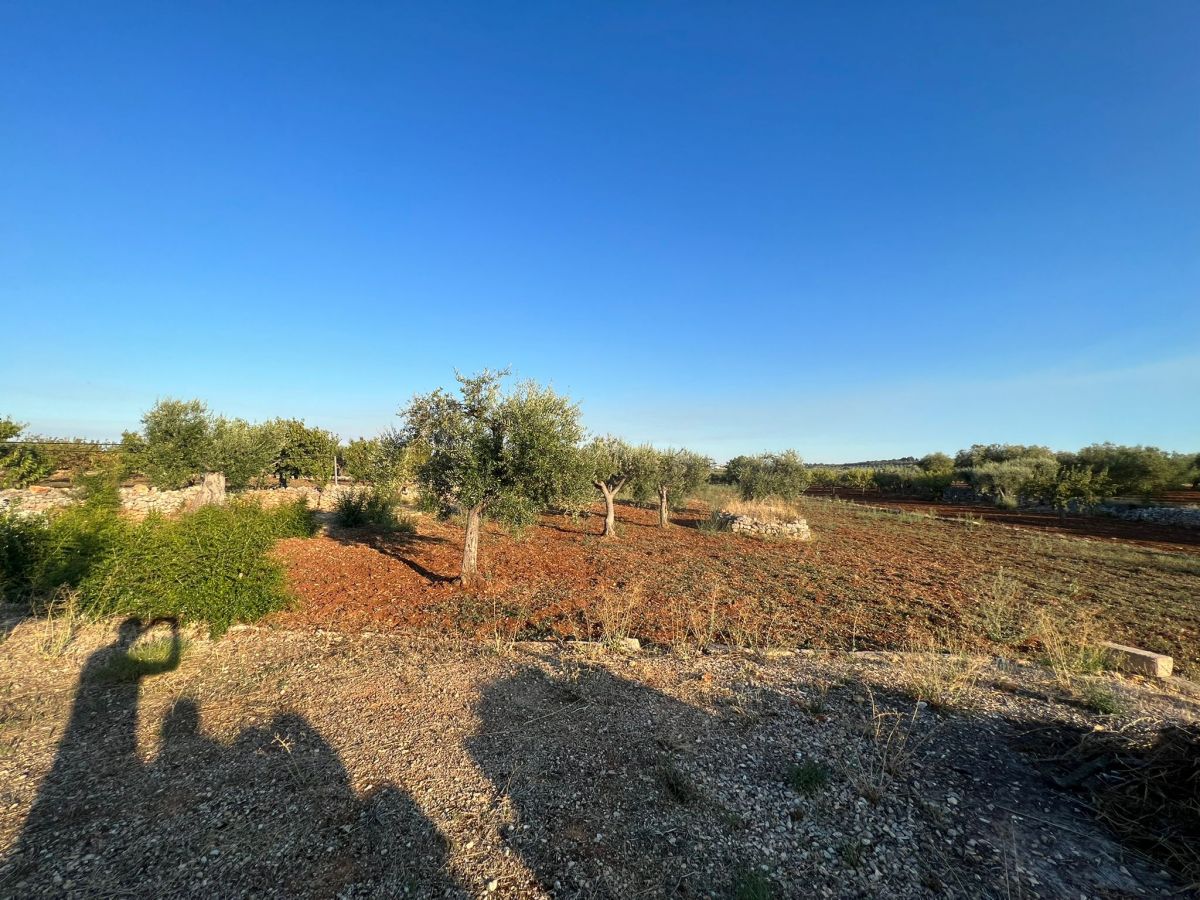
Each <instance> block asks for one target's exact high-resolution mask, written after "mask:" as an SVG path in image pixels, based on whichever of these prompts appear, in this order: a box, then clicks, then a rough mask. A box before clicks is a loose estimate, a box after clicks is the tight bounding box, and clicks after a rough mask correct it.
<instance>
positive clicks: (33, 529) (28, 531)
mask: <svg viewBox="0 0 1200 900" xmlns="http://www.w3.org/2000/svg"><path fill="white" fill-rule="evenodd" d="M48 531H49V529H48V527H47V525H46V517H45V516H18V515H17V514H16V513H15V512H13V511H11V510H4V511H0V599H3V600H4V601H6V602H8V603H16V602H19V601H21V600H25V599H26V598H28V597H29V596H30V595H31V594H33V591H34V582H35V579H36V572H37V568H38V565H39V564H40V561H41V560H43V559H45V555H46V550H45V547H46V542H47V540H48Z"/></svg>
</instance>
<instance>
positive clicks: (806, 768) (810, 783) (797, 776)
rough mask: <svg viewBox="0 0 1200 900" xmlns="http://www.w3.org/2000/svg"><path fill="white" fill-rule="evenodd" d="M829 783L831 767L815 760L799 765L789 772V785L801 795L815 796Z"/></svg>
mask: <svg viewBox="0 0 1200 900" xmlns="http://www.w3.org/2000/svg"><path fill="white" fill-rule="evenodd" d="M828 782H829V767H828V766H826V765H825V764H823V763H819V762H815V761H813V760H806V761H805V762H802V763H797V764H796V765H794V766H792V768H791V769H790V770H789V771H788V783H789V784H791V786H792V788H793V790H795V791H796V792H797V793H800V794H814V793H816V792H817V791H819V790H820V789H821V788H823V787H824V786H825V785H826V784H827V783H828Z"/></svg>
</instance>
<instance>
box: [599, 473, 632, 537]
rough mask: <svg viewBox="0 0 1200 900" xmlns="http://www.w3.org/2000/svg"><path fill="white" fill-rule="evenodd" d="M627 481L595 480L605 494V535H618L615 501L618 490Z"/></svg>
mask: <svg viewBox="0 0 1200 900" xmlns="http://www.w3.org/2000/svg"><path fill="white" fill-rule="evenodd" d="M624 483H625V480H624V479H621V480H620V481H618V482H616V483H615V484H612V485H610V484H609V483H608V482H606V481H593V482H592V484H594V485H595V486H596V487H597V488H598V489H599V491H600V493H601V494H603V495H604V535H603V536H604V537H606V538H607V537H616V536H617V512H616V508H615V506H614V501H615V499H616V496H617V491H619V490H620V489H621V485H623V484H624Z"/></svg>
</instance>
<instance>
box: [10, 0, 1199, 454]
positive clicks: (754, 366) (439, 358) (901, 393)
mask: <svg viewBox="0 0 1200 900" xmlns="http://www.w3.org/2000/svg"><path fill="white" fill-rule="evenodd" d="M1197 46H1200V4H1197V3H1195V2H1194V0H1186V2H1175V3H1173V2H1160V0H1155V2H1150V3H1126V2H1121V3H1111V2H1100V3H1096V2H1086V3H1041V2H1039V3H1033V2H997V3H974V2H973V3H961V4H948V3H941V2H937V3H920V2H911V3H903V4H884V3H845V4H834V3H830V4H821V5H815V4H802V3H794V2H789V3H779V4H771V3H761V4H734V3H728V2H726V3H653V4H647V3H604V4H592V5H585V4H575V3H566V4H564V3H555V4H544V5H543V4H537V3H521V4H511V5H510V4H506V3H496V2H489V3H480V4H476V5H459V4H427V5H425V6H424V7H423V8H422V7H420V6H417V5H408V6H402V5H400V4H394V3H375V4H373V3H358V4H333V3H329V4H306V3H298V2H291V3H287V4H283V3H279V4H270V3H256V4H240V3H204V4H183V3H178V4H176V3H172V4H164V3H144V4H122V3H106V4H96V3H79V4H67V3H56V2H45V3H36V4H35V3H6V4H3V5H0V313H2V318H0V322H2V328H3V343H2V344H0V347H2V350H0V415H3V414H5V413H7V414H10V415H13V416H15V417H16V418H18V419H20V420H23V421H28V422H30V423H31V424H32V427H33V428H34V429H35V430H37V431H40V432H42V433H47V434H57V435H66V434H81V435H85V436H90V437H110V436H116V435H118V434H119V433H120V431H121V430H122V429H124V428H129V427H133V426H134V425H135V424H136V422H137V419H138V418H139V416H140V413H141V412H142V411H143V410H145V409H146V408H147V407H149V406H150V405H151V404H152V403H153V402H154V401H155V399H156V398H158V397H162V396H179V397H193V396H197V397H201V398H202V399H205V400H206V401H207V402H208V403H209V404H210V406H211V407H212V408H214V409H215V410H218V411H221V412H224V413H226V414H229V415H240V416H244V417H247V418H250V419H261V418H267V417H272V416H276V415H284V416H296V417H302V418H305V419H306V420H308V421H310V422H312V423H316V424H321V425H324V426H325V427H328V428H331V429H333V430H335V431H337V432H339V433H341V434H342V435H344V436H354V435H357V434H360V433H365V434H371V433H374V432H376V431H378V430H379V429H380V428H382V427H386V426H388V425H390V424H393V423H394V421H395V419H394V414H395V412H396V410H397V409H398V408H399V407H400V406H401V405H402V404H403V403H404V401H405V400H406V399H407V398H408V397H409V396H411V395H412V394H413V393H414V392H415V391H424V390H428V389H431V388H433V387H435V386H438V385H440V384H446V383H448V382H450V381H451V379H452V372H453V369H454V368H455V367H457V368H460V369H463V370H467V371H471V370H475V369H478V368H482V367H484V366H492V367H497V366H505V365H508V366H512V367H513V368H514V369H515V370H516V371H517V372H518V373H519V374H520V375H522V376H527V377H532V378H536V379H538V380H540V381H550V382H552V383H553V384H554V385H555V386H556V387H558V388H560V389H562V390H564V391H566V392H568V393H570V394H571V395H572V396H573V397H574V398H576V399H577V400H579V401H580V402H581V404H582V406H583V410H584V416H585V420H586V423H587V424H588V426H589V427H590V428H592V429H593V430H595V431H598V432H614V433H619V434H622V435H624V436H626V437H628V438H630V439H633V440H639V441H640V440H648V441H653V442H655V443H658V444H661V445H668V444H675V445H679V444H684V445H689V446H693V447H695V448H696V449H698V450H701V451H704V452H706V453H709V454H711V455H713V456H715V457H718V458H725V457H728V456H730V455H733V454H736V453H740V452H752V451H757V450H762V449H768V448H771V449H774V448H782V447H795V448H797V449H799V450H800V452H801V453H802V454H803V455H804V456H805V457H806V458H808V459H812V460H816V461H840V460H851V459H864V458H882V457H889V456H894V455H903V454H907V453H914V454H918V455H919V454H921V453H925V452H928V451H930V450H934V449H942V450H948V451H953V450H955V449H957V448H959V447H962V446H965V445H968V444H970V443H972V442H974V441H1013V442H1035V443H1046V444H1050V445H1052V446H1055V447H1070V448H1073V447H1077V446H1080V445H1083V444H1087V443H1090V442H1093V441H1100V440H1114V441H1119V442H1125V443H1152V444H1157V445H1160V446H1164V447H1167V448H1172V449H1189V450H1190V449H1200V414H1198V413H1197V397H1198V396H1200V337H1198V335H1200V62H1198V60H1197V54H1196V47H1197Z"/></svg>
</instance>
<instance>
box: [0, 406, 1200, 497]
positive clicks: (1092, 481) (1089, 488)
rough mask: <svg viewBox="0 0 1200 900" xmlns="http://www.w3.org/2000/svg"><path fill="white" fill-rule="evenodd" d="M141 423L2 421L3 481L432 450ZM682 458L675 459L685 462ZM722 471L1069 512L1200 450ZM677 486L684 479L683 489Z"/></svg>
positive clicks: (1018, 448) (360, 472) (290, 423)
mask: <svg viewBox="0 0 1200 900" xmlns="http://www.w3.org/2000/svg"><path fill="white" fill-rule="evenodd" d="M141 425H142V427H141V429H140V430H139V431H130V432H126V433H125V434H123V435H122V438H121V442H120V444H119V445H111V444H109V445H105V444H98V443H96V442H93V441H85V440H82V439H76V440H72V441H44V442H43V441H42V440H41V439H38V438H36V437H30V436H26V437H24V438H23V439H22V432H23V427H22V426H21V425H19V424H18V423H16V422H13V421H12V420H11V419H7V418H4V419H0V487H20V486H23V485H27V484H32V483H35V482H37V481H40V480H43V479H45V478H47V477H48V476H49V475H51V474H53V473H55V472H61V471H64V470H65V471H67V472H84V471H89V470H94V469H96V468H98V467H100V466H105V467H109V468H113V469H115V470H117V472H118V474H119V475H120V476H121V477H129V476H131V475H142V476H144V477H146V478H148V479H149V480H150V481H151V482H152V483H153V484H155V485H156V486H158V487H161V488H179V487H183V486H185V485H187V484H188V483H190V482H191V481H192V480H194V478H195V477H196V476H197V474H199V473H202V472H223V473H224V474H225V477H226V481H227V483H228V485H229V487H230V488H232V489H235V490H236V489H239V488H243V487H247V486H251V485H260V486H261V485H263V484H264V483H266V482H267V481H268V480H272V481H276V482H278V483H279V484H282V485H285V486H286V485H287V483H288V482H289V481H290V480H292V479H296V478H309V479H312V480H313V481H315V482H317V483H319V484H324V483H325V482H327V481H328V480H329V479H330V478H331V477H332V476H333V474H334V472H335V467H336V470H339V471H341V472H344V473H345V474H347V475H349V476H351V477H352V478H354V479H355V480H357V481H362V482H370V483H382V482H398V481H405V480H411V479H414V478H415V477H416V474H417V472H418V470H419V469H420V467H421V466H422V465H424V463H425V461H426V458H427V456H428V454H429V448H428V447H426V446H424V445H422V444H421V443H420V442H416V441H412V440H406V439H405V438H404V435H403V434H402V433H401V432H399V431H390V432H385V433H384V434H382V435H379V436H378V437H374V438H358V439H356V440H353V441H350V442H349V443H347V444H343V443H341V442H340V441H339V439H338V437H337V436H336V435H334V434H332V433H331V432H328V431H325V430H323V429H321V428H317V427H314V426H310V425H307V424H306V423H305V422H304V421H303V420H298V419H272V420H270V421H267V422H261V423H250V422H247V421H245V420H243V419H237V418H227V417H225V416H221V415H217V414H214V413H212V412H210V411H209V409H208V407H207V406H206V405H205V404H204V403H202V402H201V401H199V400H187V401H183V400H170V399H168V400H163V401H160V402H159V403H157V404H156V405H155V406H154V407H153V408H152V409H151V410H149V411H148V412H147V413H146V414H145V415H144V416H143V417H142V423H141ZM609 440H610V443H611V448H610V449H612V448H616V450H613V453H616V454H617V456H619V457H620V460H619V461H620V465H616V466H614V467H613V468H614V472H615V473H617V474H618V475H619V476H620V477H619V478H618V479H617V481H619V482H620V483H621V484H626V483H628V484H629V485H632V486H635V487H637V489H638V490H637V493H639V495H653V494H654V493H655V491H652V490H650V489H649V488H647V487H646V486H645V485H642V484H641V483H640V482H641V480H644V479H639V478H637V477H635V476H636V475H637V473H638V472H641V471H650V470H652V469H654V466H653V465H651V464H650V462H648V460H649V461H653V460H651V457H654V453H653V452H652V451H650V450H649V449H647V448H643V449H642V450H641V451H640V455H639V454H638V453H633V452H632V450H629V448H627V447H626V445H624V444H623V443H621V442H615V443H612V442H613V441H615V439H609ZM595 446H596V447H599V446H601V445H600V444H596V445H595ZM593 450H595V447H593ZM617 451H620V452H619V453H617ZM679 452H681V451H676V452H675V455H676V456H678V455H679ZM595 455H596V453H595V452H593V453H592V456H595ZM610 455H612V454H610ZM692 456H696V455H695V454H691V456H688V457H687V460H688V466H690V467H691V468H690V469H689V470H688V471H690V472H691V471H693V470H694V471H698V470H699V466H698V464H697V465H693V462H694V461H693V460H691V457H692ZM626 457H628V458H626ZM672 458H673V457H672ZM655 459H657V457H655ZM664 459H665V457H664ZM683 459H684V457H680V459H677V460H675V461H674V462H673V463H672V465H675V466H676V467H680V466H683V462H682V461H681V460H683ZM697 459H703V457H697ZM659 464H662V465H665V463H663V461H662V460H658V461H657V462H656V463H655V465H659ZM684 468H687V467H684ZM712 477H713V478H715V479H716V480H720V481H725V482H728V483H730V484H735V485H737V486H738V487H739V489H740V491H741V493H742V494H743V495H744V496H745V497H747V498H760V497H766V496H779V497H785V498H787V497H795V496H798V495H799V494H801V493H803V492H804V491H806V490H807V489H809V488H810V487H819V488H826V489H833V490H835V491H836V490H837V489H839V488H841V489H847V490H856V491H876V492H879V493H881V494H889V495H906V496H917V497H923V498H928V499H933V500H936V499H941V498H942V497H944V496H945V495H946V492H947V491H948V490H949V489H950V488H951V486H953V485H960V486H964V487H965V488H968V489H969V490H970V491H971V493H972V494H973V495H974V496H975V497H976V498H978V499H982V500H986V501H990V502H994V503H996V504H998V505H1009V506H1011V505H1017V504H1020V503H1036V504H1047V505H1052V506H1055V507H1058V508H1060V509H1066V508H1086V507H1088V506H1092V505H1095V504H1096V503H1099V502H1101V501H1103V500H1106V499H1108V498H1111V497H1124V496H1128V497H1152V496H1154V495H1157V494H1161V493H1163V492H1165V491H1170V490H1177V489H1179V488H1182V487H1185V486H1188V485H1191V486H1193V487H1195V486H1197V483H1198V482H1200V454H1196V453H1173V452H1169V451H1164V450H1160V449H1158V448H1157V447H1144V446H1124V445H1120V444H1092V445H1091V446H1088V447H1084V448H1083V449H1081V450H1078V451H1068V452H1064V451H1054V450H1051V449H1050V448H1049V447H1044V446H1037V445H1032V446H1030V445H1024V444H974V445H972V446H971V447H969V448H967V449H965V450H960V451H958V453H956V454H955V455H954V456H953V457H951V456H949V455H947V454H945V453H930V454H928V455H926V456H924V457H922V458H920V459H917V458H916V457H901V458H899V459H891V460H880V461H877V462H869V461H868V462H860V463H848V464H844V465H837V466H830V465H812V464H807V463H805V462H804V461H803V459H802V458H801V456H800V455H799V454H798V453H797V452H796V451H794V450H787V451H783V452H779V453H762V454H758V455H754V456H737V457H734V458H733V459H731V460H730V461H729V462H728V463H727V464H726V465H725V466H724V467H723V468H718V469H713V470H712ZM593 480H594V479H593ZM687 480H694V475H689V476H688V479H685V481H687ZM614 483H616V482H614ZM678 493H679V491H678V486H677V488H676V490H675V491H674V494H675V495H676V496H678Z"/></svg>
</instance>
